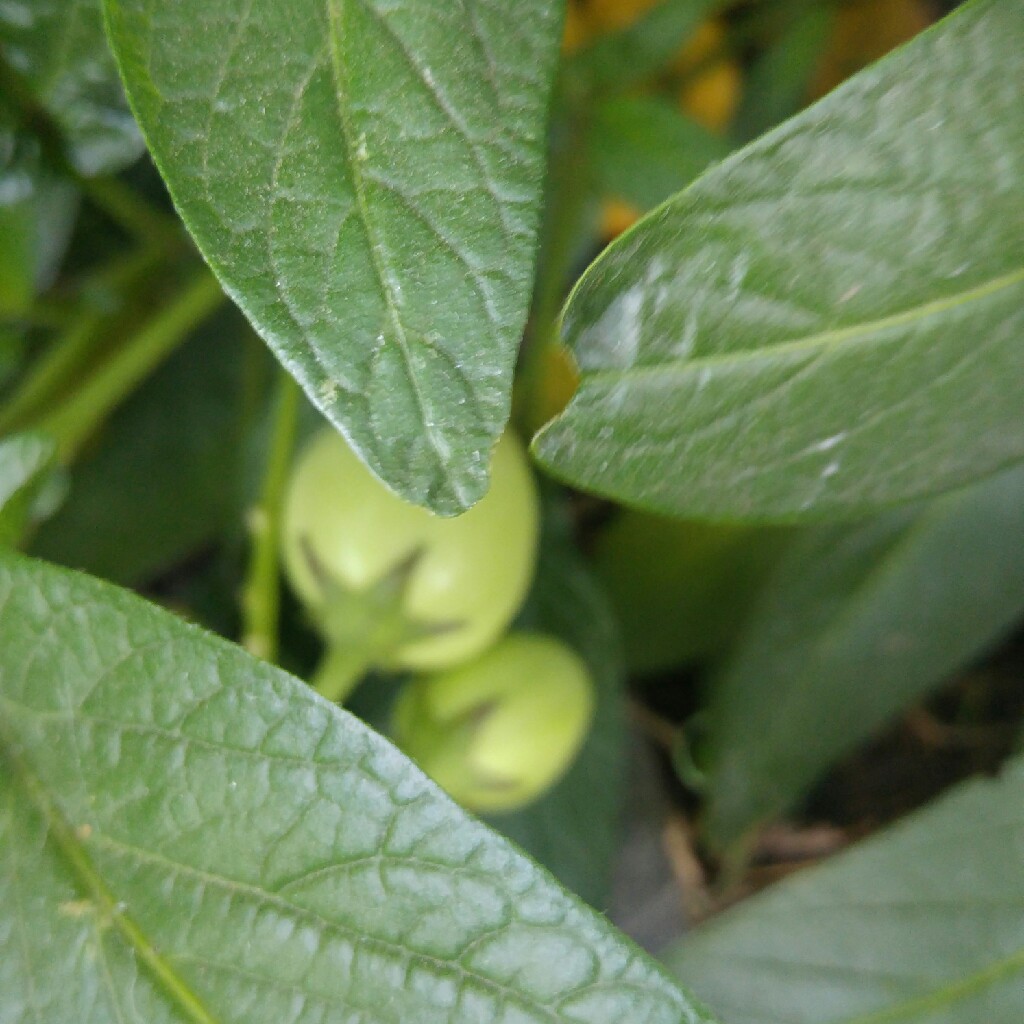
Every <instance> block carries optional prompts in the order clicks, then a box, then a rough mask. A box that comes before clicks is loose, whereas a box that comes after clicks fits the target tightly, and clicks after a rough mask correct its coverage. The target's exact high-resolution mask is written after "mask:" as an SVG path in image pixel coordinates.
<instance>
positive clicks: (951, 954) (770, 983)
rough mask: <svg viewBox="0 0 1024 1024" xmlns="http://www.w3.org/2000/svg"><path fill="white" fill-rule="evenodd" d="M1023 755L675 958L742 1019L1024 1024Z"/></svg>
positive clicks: (782, 888) (744, 910)
mask: <svg viewBox="0 0 1024 1024" xmlns="http://www.w3.org/2000/svg"><path fill="white" fill-rule="evenodd" d="M1022 924H1024V760H1022V759H1020V758H1018V759H1017V760H1016V761H1013V762H1011V764H1010V765H1009V766H1008V767H1007V768H1006V769H1005V771H1004V772H1003V774H1002V776H1001V777H1000V778H998V779H995V780H991V779H985V780H975V781H973V782H969V783H967V784H966V785H963V786H961V787H959V788H958V789H957V790H956V791H955V792H953V793H952V794H950V795H949V796H946V797H943V798H942V799H941V800H939V801H937V802H936V803H935V804H934V805H933V806H931V807H928V808H926V809H925V810H924V811H921V812H919V813H918V814H916V815H914V816H913V817H912V818H910V819H908V820H907V821H905V822H902V823H901V824H899V825H897V826H896V827H895V828H893V829H891V830H889V831H888V832H886V833H883V834H881V835H879V836H877V837H875V838H873V839H871V840H869V841H867V842H865V843H864V844H863V845H862V846H859V847H856V848H854V849H853V850H851V851H849V852H848V853H845V854H843V855H841V856H839V857H837V858H836V859H835V860H833V861H830V862H829V863H828V864H826V865H825V866H824V867H821V868H818V869H816V870H811V871H806V872H801V873H800V875H799V876H798V877H796V878H793V879H792V880H791V881H787V882H783V883H781V884H779V885H777V886H775V887H774V888H773V889H771V890H769V891H768V892H767V893H765V894H764V895H763V896H759V897H754V898H753V899H750V900H748V901H746V902H744V903H743V904H741V905H740V906H738V907H736V908H735V909H734V910H731V911H728V912H726V913H725V914H722V915H721V916H720V917H718V918H716V919H715V920H713V921H711V922H710V923H708V924H706V925H704V926H702V927H701V928H699V929H698V930H697V931H696V932H695V933H694V934H693V935H690V936H687V938H686V939H685V940H684V941H683V942H682V943H680V944H679V946H678V947H676V949H675V950H674V951H672V952H671V953H669V955H668V957H667V960H668V963H669V966H670V967H671V968H672V969H673V971H674V972H675V973H676V974H677V975H678V976H679V977H680V978H682V979H683V981H684V982H686V983H688V984H692V985H693V986H694V990H695V991H696V992H697V994H698V995H699V996H700V997H701V998H703V999H706V1000H707V1001H708V1002H709V1003H710V1004H711V1005H712V1006H713V1007H714V1008H715V1010H716V1011H717V1012H719V1013H721V1014H722V1015H723V1019H724V1020H728V1021H729V1022H730V1024H778V1022H780V1021H785V1022H786V1024H981V1022H984V1024H1019V1022H1020V1021H1021V1020H1022V1019H1024V929H1022Z"/></svg>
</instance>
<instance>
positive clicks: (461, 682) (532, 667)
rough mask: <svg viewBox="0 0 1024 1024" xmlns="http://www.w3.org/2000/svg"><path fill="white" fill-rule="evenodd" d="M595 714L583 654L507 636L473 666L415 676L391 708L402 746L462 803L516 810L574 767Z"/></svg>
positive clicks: (550, 642)
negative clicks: (572, 764)
mask: <svg viewBox="0 0 1024 1024" xmlns="http://www.w3.org/2000/svg"><path fill="white" fill-rule="evenodd" d="M593 710H594V696H593V684H592V682H591V678H590V673H589V672H588V670H587V667H586V665H585V664H584V663H583V661H582V659H581V658H580V657H579V656H578V655H577V654H576V653H575V652H574V651H572V650H571V649H570V648H569V647H567V646H566V645H565V644H563V643H561V642H560V641H558V640H555V639H553V638H551V637H546V636H540V635H537V634H531V633H510V634H509V635H508V636H507V637H505V638H504V639H503V640H501V641H499V642H498V643H497V644H495V646H494V647H492V648H491V649H490V650H488V651H487V652H485V653H484V654H482V655H481V656H480V657H478V658H476V659H475V660H474V661H472V662H469V663H468V664H465V665H461V666H459V667H458V668H454V669H449V670H448V671H446V672H439V673H436V674H434V675H430V676H426V677H423V678H421V679H418V680H415V681H414V682H412V683H410V684H409V685H408V686H406V688H405V690H404V691H403V692H402V694H401V696H400V697H399V699H398V702H397V704H396V707H395V720H394V731H395V738H396V741H397V743H398V744H399V746H401V747H402V749H403V750H405V752H406V753H407V754H408V755H409V756H410V757H411V758H413V760H415V761H417V762H418V763H419V765H420V767H421V768H422V769H423V770H424V771H425V772H426V773H427V774H428V775H430V776H431V778H433V779H434V781H435V782H437V783H438V784H439V785H440V786H442V787H443V788H444V789H446V790H447V791H448V793H450V794H451V796H452V797H454V798H455V799H456V800H457V801H458V802H459V803H461V804H462V805H463V806H464V807H466V808H468V809H470V810H473V811H479V812H494V811H511V810H515V809H516V808H518V807H521V806H523V805H524V804H528V803H530V802H531V801H532V800H535V799H536V798H537V797H538V796H540V795H541V794H542V793H543V792H544V791H545V790H547V789H548V788H549V787H550V786H551V785H552V784H553V783H554V782H555V781H556V780H557V779H558V778H559V777H560V776H561V775H562V774H563V773H564V772H565V771H566V769H567V768H568V767H569V765H570V764H571V763H572V761H573V759H574V758H575V757H576V754H577V753H578V752H579V748H580V746H581V745H582V743H583V739H584V737H585V736H586V734H587V727H588V726H589V724H590V719H591V716H592V715H593Z"/></svg>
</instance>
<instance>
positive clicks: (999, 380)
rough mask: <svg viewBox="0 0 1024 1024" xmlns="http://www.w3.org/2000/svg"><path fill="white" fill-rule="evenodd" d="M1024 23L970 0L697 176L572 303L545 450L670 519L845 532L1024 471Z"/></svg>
mask: <svg viewBox="0 0 1024 1024" xmlns="http://www.w3.org/2000/svg"><path fill="white" fill-rule="evenodd" d="M1022 77H1024V7H1022V6H1021V5H1020V4H1015V3H1004V2H1002V0H975V2H974V3H971V4H968V5H967V6H966V7H965V8H964V9H963V10H962V11H961V12H960V13H958V14H955V15H953V16H952V17H950V18H949V19H947V20H946V21H945V22H943V23H942V24H940V25H938V26H936V27H935V28H933V29H932V30H930V31H928V32H926V33H925V34H924V35H922V36H920V37H919V38H918V39H916V40H914V41H913V42H912V43H910V44H909V45H908V46H906V47H905V48H903V49H902V50H899V51H897V52H896V53H895V54H894V55H892V56H890V57H889V58H887V59H886V60H884V61H882V62H881V63H879V64H877V65H875V66H874V67H872V68H869V69H868V70H866V71H865V72H863V73H861V74H860V75H858V76H857V77H855V78H854V79H851V80H850V81H849V82H848V83H846V84H845V85H844V86H843V87H841V88H840V89H839V90H837V91H836V92H835V93H833V94H832V95H831V96H829V97H827V98H826V99H825V100H823V101H822V102H821V103H819V104H818V105H816V106H814V107H812V108H810V109H809V110H807V111H805V112H804V113H802V114H800V115H799V116H798V117H796V118H794V119H793V120H791V121H789V122H787V123H786V124H784V125H783V126H781V127H780V128H779V129H777V130H776V131H774V132H772V133H771V134H769V135H767V136H765V137H764V138H762V139H761V140H759V141H758V142H755V143H754V144H753V145H751V146H749V147H748V148H746V149H744V150H742V151H740V152H739V153H737V154H736V155H734V156H733V157H731V158H729V159H728V160H726V161H725V162H724V163H723V164H720V165H719V166H718V167H716V168H714V169H713V170H711V171H710V172H708V174H706V175H705V176H704V177H702V178H701V179H699V180H698V181H697V182H696V183H695V184H694V185H693V186H692V187H691V188H690V189H688V190H687V191H685V192H683V193H681V194H680V195H679V196H677V197H676V198H674V199H673V200H671V201H670V202H668V203H667V204H665V205H664V206H662V207H660V208H659V209H658V210H656V211H655V212H654V213H653V214H651V215H650V216H649V217H648V218H647V219H645V220H644V221H643V222H641V223H640V224H638V225H637V226H636V228H635V229H634V230H632V231H630V232H628V233H627V234H625V235H623V236H622V237H621V238H620V239H619V240H618V241H617V242H616V243H615V244H614V245H612V246H611V247H610V248H609V249H608V250H606V252H605V254H604V255H603V256H602V257H601V258H599V259H598V261H597V262H596V263H595V264H593V265H592V266H591V268H590V269H589V271H588V272H587V273H586V274H585V275H584V277H583V278H582V280H581V282H580V283H579V285H578V286H577V288H576V290H575V292H574V294H573V295H572V296H571V298H570V300H569V303H568V306H567V308H566V311H565V317H564V331H565V335H566V338H567V341H568V343H569V344H570V345H571V346H572V348H573V349H574V351H575V355H576V358H577V360H578V362H579V364H580V367H581V370H582V384H581V387H580V389H579V391H578V392H577V394H576V396H575V398H574V400H573V401H572V403H571V404H570V405H569V407H568V408H567V410H566V411H565V412H564V413H563V414H562V415H561V416H560V417H558V418H557V419H555V420H554V421H552V422H551V423H550V424H549V425H548V426H547V427H546V428H545V429H544V430H543V431H542V432H541V433H540V435H539V436H538V437H537V439H536V440H535V450H536V451H537V453H538V454H539V456H540V458H541V459H542V461H543V462H545V463H546V464H547V465H548V466H549V467H550V468H551V469H552V470H553V471H554V472H555V473H557V474H558V475H559V476H561V477H563V478H565V479H566V480H568V481H569V482H571V483H574V484H576V485H578V486H581V487H584V488H588V489H592V490H595V491H597V492H599V493H601V494H605V495H608V496H611V497H614V498H617V499H620V500H622V501H624V502H627V503H631V504H636V505H639V506H642V507H645V508H648V509H650V510H653V511H660V512H664V513H667V514H672V515H687V516H692V517H695V518H703V517H709V518H720V519H731V520H772V519H785V520H788V519H797V518H801V517H824V516H834V517H835V516H849V515H851V514H853V513H860V512H866V511H868V510H873V509H877V508H879V507H881V506H885V505H888V504H892V503H895V502H899V501H902V500H906V499H910V498H915V497H921V496H924V495H927V494H932V493H936V492H940V491H944V490H947V489H950V488H953V487H955V486H958V485H961V484H963V483H965V482H968V481H971V480H975V479H978V478H980V477H983V476H985V475H987V474H989V473H991V472H993V471H995V470H997V469H999V468H1001V467H1003V466H1005V465H1008V464H1010V463H1012V462H1014V461H1018V460H1020V459H1021V458H1022V457H1024V402H1022V401H1021V381H1022V380H1024V346H1022V345H1021V343H1020V339H1021V334H1022V332H1024V264H1022V258H1021V257H1022V253H1024V204H1022V203H1021V201H1020V182H1021V180H1022V178H1024V104H1022V103H1021V102H1020V88H1019V83H1020V81H1021V79H1022Z"/></svg>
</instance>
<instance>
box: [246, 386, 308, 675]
mask: <svg viewBox="0 0 1024 1024" xmlns="http://www.w3.org/2000/svg"><path fill="white" fill-rule="evenodd" d="M298 420H299V389H298V386H297V385H296V383H295V381H294V380H292V378H291V376H290V375H289V374H287V373H285V372H284V371H283V370H282V371H280V376H279V384H278V392H277V402H276V407H275V411H274V420H273V432H272V435H271V439H270V451H269V453H268V456H267V466H266V472H265V474H264V477H263V490H262V493H261V495H260V499H259V503H258V504H257V505H256V506H255V507H254V508H253V509H252V510H251V512H250V513H249V517H248V525H249V534H250V537H251V541H252V549H251V553H250V557H249V567H248V569H247V571H246V575H245V582H244V583H243V585H242V602H241V603H242V623H243V625H242V637H243V640H242V643H243V645H244V646H245V648H246V649H247V650H249V651H250V652H251V653H252V654H255V655H256V656H257V657H258V658H263V659H264V661H271V662H273V661H276V660H277V651H278V615H279V610H280V603H281V594H280V575H279V572H278V560H279V553H280V535H281V508H282V505H283V502H284V491H285V485H286V484H287V482H288V470H289V468H290V466H291V461H292V452H293V450H294V448H295V435H296V432H297V427H298Z"/></svg>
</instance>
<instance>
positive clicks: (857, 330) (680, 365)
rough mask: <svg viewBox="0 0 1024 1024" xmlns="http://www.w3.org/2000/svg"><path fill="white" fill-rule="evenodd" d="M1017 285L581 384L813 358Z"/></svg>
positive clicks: (971, 291) (588, 374)
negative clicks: (797, 357)
mask: <svg viewBox="0 0 1024 1024" xmlns="http://www.w3.org/2000/svg"><path fill="white" fill-rule="evenodd" d="M1018 284H1024V268H1021V269H1019V270H1014V271H1011V272H1010V273H1009V274H1003V275H1001V276H1000V277H996V278H993V279H992V280H991V281H986V282H985V283H984V284H982V285H977V286H976V287H974V288H968V289H966V290H965V291H961V292H956V293H954V294H953V295H949V296H946V297H944V298H941V299H935V300H933V301H931V302H924V303H921V304H920V305H918V306H913V307H911V308H910V309H905V310H901V311H900V312H899V313H893V314H891V315H890V316H885V317H880V318H879V319H877V320H869V321H866V322H864V323H859V324H853V325H852V326H850V327H840V328H834V329H832V330H828V331H821V332H819V333H817V334H811V335H808V336H807V337H804V338H795V339H793V340H791V341H783V342H779V343H778V344H775V345H766V346H764V347H763V348H750V349H737V350H734V351H731V352H722V353H716V354H714V355H707V356H698V357H697V358H694V359H672V360H667V361H664V362H658V363H650V364H646V365H644V366H632V367H623V368H621V369H616V368H611V367H610V368H607V369H599V370H584V371H583V381H584V384H585V383H587V382H588V381H599V380H602V379H604V378H613V379H615V380H622V379H630V378H633V377H646V376H651V375H655V376H657V375H664V374H665V373H668V372H672V371H680V372H684V373H690V372H691V371H693V370H699V369H702V368H704V367H715V366H730V365H733V364H742V363H752V362H756V361H758V360H765V359H772V358H774V357H777V356H783V357H785V356H789V355H800V354H802V353H812V354H813V353H815V350H820V351H824V350H827V349H830V348H836V347H838V346H839V345H842V344H843V343H844V342H856V341H861V340H863V339H865V338H868V337H871V336H872V335H874V334H877V333H881V332H883V331H886V330H890V329H892V328H894V327H903V326H907V325H909V324H913V323H915V322H917V321H921V320H927V319H928V318H929V317H933V316H938V315H940V314H942V313H947V312H950V311H951V310H954V309H957V308H958V307H960V306H963V305H966V304H967V303H969V302H979V301H981V300H983V299H987V298H989V297H990V296H992V295H995V294H998V293H999V292H1001V291H1004V290H1005V289H1008V288H1012V287H1014V286H1015V285H1018ZM819 354H820V352H819Z"/></svg>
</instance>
